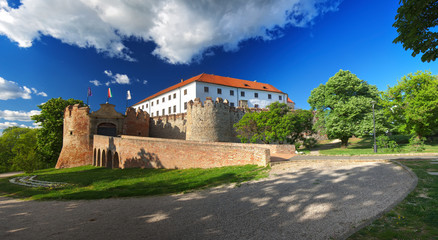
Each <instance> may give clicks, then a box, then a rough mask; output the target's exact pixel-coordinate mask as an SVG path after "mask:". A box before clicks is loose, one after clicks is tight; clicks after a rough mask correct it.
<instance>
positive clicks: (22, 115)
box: [0, 110, 41, 122]
mask: <svg viewBox="0 0 438 240" xmlns="http://www.w3.org/2000/svg"><path fill="white" fill-rule="evenodd" d="M40 113H41V112H40V111H38V110H32V111H29V112H24V111H11V110H0V119H5V120H9V121H22V122H30V121H33V120H32V119H30V117H31V116H33V115H38V114H40Z"/></svg>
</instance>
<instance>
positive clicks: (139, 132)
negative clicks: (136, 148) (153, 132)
mask: <svg viewBox="0 0 438 240" xmlns="http://www.w3.org/2000/svg"><path fill="white" fill-rule="evenodd" d="M123 134H125V135H131V136H142V137H149V114H148V113H146V112H143V111H142V110H140V109H139V110H138V111H135V109H133V108H128V110H126V117H125V120H124V123H123Z"/></svg>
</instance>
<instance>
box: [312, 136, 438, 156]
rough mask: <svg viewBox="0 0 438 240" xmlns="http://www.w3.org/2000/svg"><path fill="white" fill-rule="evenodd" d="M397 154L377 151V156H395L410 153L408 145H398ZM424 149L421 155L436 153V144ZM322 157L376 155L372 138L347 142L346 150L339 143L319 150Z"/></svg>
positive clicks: (381, 150) (437, 146)
mask: <svg viewBox="0 0 438 240" xmlns="http://www.w3.org/2000/svg"><path fill="white" fill-rule="evenodd" d="M399 146H400V151H399V152H388V151H386V152H385V151H383V149H378V152H377V154H397V153H412V151H411V149H410V147H409V146H408V144H399ZM425 147H426V149H425V150H424V151H422V152H421V153H438V143H432V144H431V143H426V144H425ZM319 153H320V154H323V155H361V154H376V153H374V151H373V138H371V137H368V138H355V139H351V140H350V141H349V146H348V147H347V148H341V147H340V143H339V144H338V145H337V146H336V147H335V148H331V149H325V150H320V151H319Z"/></svg>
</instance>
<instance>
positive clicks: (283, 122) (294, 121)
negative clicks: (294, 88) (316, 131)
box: [234, 102, 313, 144]
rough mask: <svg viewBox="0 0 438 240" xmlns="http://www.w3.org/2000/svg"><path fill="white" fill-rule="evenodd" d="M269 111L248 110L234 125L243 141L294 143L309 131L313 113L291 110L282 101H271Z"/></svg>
mask: <svg viewBox="0 0 438 240" xmlns="http://www.w3.org/2000/svg"><path fill="white" fill-rule="evenodd" d="M268 108H269V111H264V112H249V113H246V114H245V115H244V116H243V118H242V119H241V120H240V121H239V122H238V123H236V124H234V127H235V129H236V131H237V134H238V135H237V137H238V138H240V140H241V141H242V142H244V143H247V142H251V143H257V142H263V143H267V144H268V143H272V142H279V143H280V144H282V143H285V142H288V143H294V142H296V141H297V140H298V139H301V138H302V137H303V134H304V133H306V132H308V133H310V132H311V129H312V119H313V115H312V113H311V112H310V111H306V110H296V111H293V112H291V111H290V110H289V108H288V107H287V105H286V104H284V103H278V102H275V103H272V104H271V105H269V106H268Z"/></svg>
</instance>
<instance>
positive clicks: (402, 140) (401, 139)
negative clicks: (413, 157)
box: [390, 135, 411, 144]
mask: <svg viewBox="0 0 438 240" xmlns="http://www.w3.org/2000/svg"><path fill="white" fill-rule="evenodd" d="M410 138H411V136H410V135H392V136H391V137H390V139H391V140H393V141H395V142H396V143H397V144H408V143H409V139H410Z"/></svg>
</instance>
